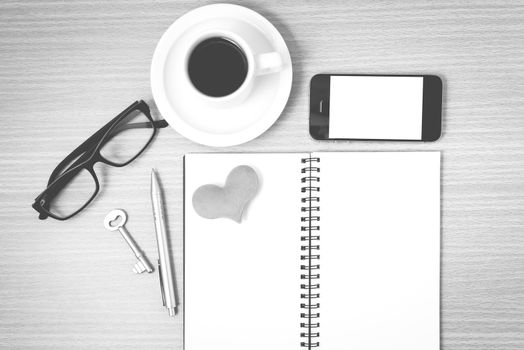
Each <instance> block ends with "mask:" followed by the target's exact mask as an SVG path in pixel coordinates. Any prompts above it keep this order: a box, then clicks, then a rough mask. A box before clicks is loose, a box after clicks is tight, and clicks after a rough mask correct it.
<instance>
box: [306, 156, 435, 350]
mask: <svg viewBox="0 0 524 350" xmlns="http://www.w3.org/2000/svg"><path fill="white" fill-rule="evenodd" d="M314 156H319V157H320V163H319V166H320V169H321V170H320V208H321V209H320V218H321V219H320V237H321V239H320V256H321V258H320V276H321V277H320V296H321V298H320V346H321V348H322V349H324V350H338V349H355V350H377V349H388V350H421V349H424V350H438V349H439V288H440V287H439V278H440V277H439V276H440V153H438V152H420V153H417V152H395V153H387V152H366V153H359V152H355V153H316V154H314Z"/></svg>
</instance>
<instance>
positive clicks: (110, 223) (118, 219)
mask: <svg viewBox="0 0 524 350" xmlns="http://www.w3.org/2000/svg"><path fill="white" fill-rule="evenodd" d="M126 221H127V214H126V212H125V211H123V210H122V209H114V210H111V211H110V212H109V213H108V214H107V215H106V217H105V219H104V226H105V228H106V229H108V230H109V231H116V230H118V231H120V234H121V235H122V237H123V238H124V240H125V241H126V243H127V244H128V245H129V248H131V250H132V251H133V253H134V254H135V257H136V258H137V260H138V261H137V262H136V264H135V267H134V268H133V272H134V273H142V272H144V271H147V272H149V273H151V272H153V267H152V266H151V263H150V262H149V261H148V260H147V258H146V256H145V255H143V254H142V251H141V250H140V248H138V246H137V245H136V243H135V241H134V240H133V238H131V235H130V234H129V232H128V231H127V230H126V228H125V227H124V225H125V224H126Z"/></svg>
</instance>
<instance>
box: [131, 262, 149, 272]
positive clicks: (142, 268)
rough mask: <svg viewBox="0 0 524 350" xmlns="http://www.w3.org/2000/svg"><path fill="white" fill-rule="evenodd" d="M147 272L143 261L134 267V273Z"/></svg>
mask: <svg viewBox="0 0 524 350" xmlns="http://www.w3.org/2000/svg"><path fill="white" fill-rule="evenodd" d="M145 270H146V267H145V266H144V264H142V262H141V261H138V262H137V263H136V264H135V267H133V272H134V273H142V272H144V271H145Z"/></svg>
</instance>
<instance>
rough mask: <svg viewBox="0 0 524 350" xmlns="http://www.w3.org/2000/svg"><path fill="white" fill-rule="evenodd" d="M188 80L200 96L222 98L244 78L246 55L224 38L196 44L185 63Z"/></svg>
mask: <svg viewBox="0 0 524 350" xmlns="http://www.w3.org/2000/svg"><path fill="white" fill-rule="evenodd" d="M187 69H188V73H189V79H191V82H192V83H193V85H194V86H195V87H196V88H197V90H198V91H200V92H201V93H203V94H205V95H208V96H212V97H222V96H227V95H229V94H232V93H233V92H235V91H236V90H237V89H238V88H239V87H240V86H241V85H242V83H243V82H244V80H245V79H246V75H247V69H248V65H247V59H246V55H245V54H244V52H243V51H242V49H241V48H240V47H238V46H237V45H236V44H235V43H233V42H231V41H230V40H227V39H224V38H219V37H216V38H210V39H206V40H204V41H202V42H201V43H200V44H198V45H197V46H196V47H195V49H194V50H193V52H192V53H191V55H190V56H189V62H188V67H187Z"/></svg>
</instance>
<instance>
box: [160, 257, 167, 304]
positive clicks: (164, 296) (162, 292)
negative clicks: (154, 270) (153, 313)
mask: <svg viewBox="0 0 524 350" xmlns="http://www.w3.org/2000/svg"><path fill="white" fill-rule="evenodd" d="M158 277H159V280H160V294H161V295H162V305H164V306H166V294H165V291H164V282H163V279H162V269H161V268H160V260H158Z"/></svg>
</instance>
